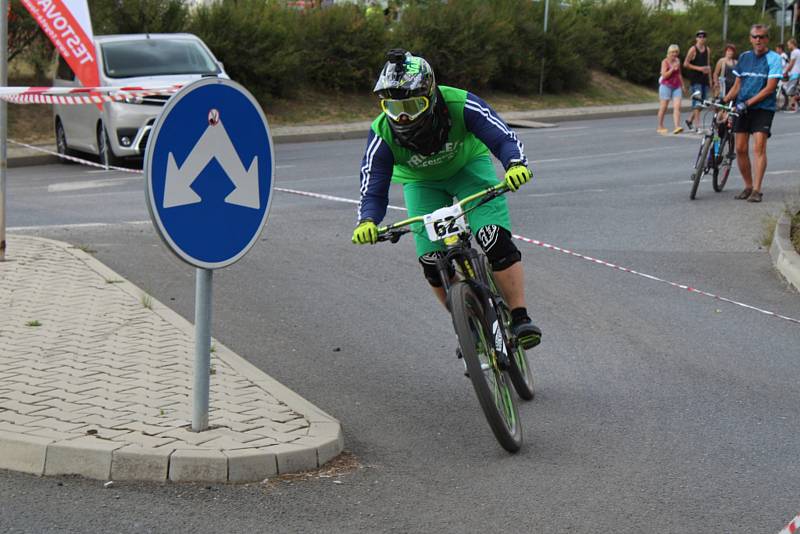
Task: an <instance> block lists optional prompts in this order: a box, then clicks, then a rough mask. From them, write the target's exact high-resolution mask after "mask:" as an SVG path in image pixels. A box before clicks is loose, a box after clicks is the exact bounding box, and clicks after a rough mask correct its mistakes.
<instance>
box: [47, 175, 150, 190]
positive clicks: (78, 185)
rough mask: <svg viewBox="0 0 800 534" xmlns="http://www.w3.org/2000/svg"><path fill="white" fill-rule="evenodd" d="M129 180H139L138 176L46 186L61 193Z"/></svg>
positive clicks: (108, 185) (110, 185)
mask: <svg viewBox="0 0 800 534" xmlns="http://www.w3.org/2000/svg"><path fill="white" fill-rule="evenodd" d="M131 180H140V178H139V177H138V176H133V177H130V178H127V177H126V178H114V179H113V180H112V179H110V180H86V181H82V182H61V183H57V184H50V185H48V186H47V192H48V193H62V192H65V191H80V190H82V189H97V188H99V187H112V186H115V185H122V184H123V183H124V182H129V181H131Z"/></svg>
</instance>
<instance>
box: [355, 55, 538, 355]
mask: <svg viewBox="0 0 800 534" xmlns="http://www.w3.org/2000/svg"><path fill="white" fill-rule="evenodd" d="M387 57H388V61H387V62H386V64H385V65H384V67H383V69H382V70H381V73H380V76H379V78H378V81H377V83H376V84H375V88H374V89H373V92H374V93H375V94H376V95H377V96H378V97H379V98H380V99H381V108H382V109H383V113H381V114H380V115H379V116H378V117H377V118H376V119H375V120H374V121H373V123H372V126H371V129H370V132H369V136H368V138H367V146H366V150H365V152H364V157H363V159H362V161H361V202H360V203H359V207H358V224H357V226H356V228H355V230H354V231H353V242H355V243H357V244H368V243H369V244H374V243H375V242H376V241H377V237H378V233H377V225H378V224H380V222H381V221H382V220H383V217H384V216H385V215H386V207H387V206H388V203H389V184H390V182H391V181H392V180H394V181H395V182H399V183H401V184H403V196H404V199H405V204H406V207H407V209H408V215H409V217H416V216H419V215H424V214H426V213H430V212H432V211H435V210H437V209H439V208H442V207H444V206H449V205H450V204H452V202H453V197H456V198H459V199H461V198H464V197H466V196H468V195H471V194H473V193H476V192H479V191H482V190H485V189H487V188H489V187H492V186H494V185H497V183H498V180H497V176H496V175H495V170H494V167H493V165H492V161H491V158H490V157H489V151H491V153H492V154H494V155H495V156H496V157H497V159H499V160H500V161H501V162H502V164H503V167H504V168H505V169H506V173H505V183H506V184H507V185H508V187H509V189H511V190H512V191H516V190H517V189H518V188H519V187H520V186H521V185H522V184H524V183H526V182H528V181H529V180H530V179H531V171H530V170H529V169H528V167H527V163H528V162H527V159H526V157H525V154H524V152H523V147H522V143H521V142H520V140H519V139H518V138H517V136H516V134H515V133H514V132H513V131H511V130H510V129H509V128H508V126H507V125H506V124H505V123H504V122H503V121H502V120H501V119H500V117H499V116H498V115H497V113H495V112H494V110H493V109H492V108H491V107H490V106H489V105H488V104H487V103H486V102H484V101H483V100H482V99H480V98H478V97H477V96H475V95H474V94H472V93H469V92H467V91H464V90H461V89H456V88H454V87H447V86H444V85H437V84H436V80H435V78H434V73H433V70H432V69H431V67H430V65H429V64H428V62H427V61H425V59H423V58H421V57H418V56H414V55H412V54H411V53H410V52H406V51H405V50H402V49H393V50H390V51H389V53H388V55H387ZM467 219H468V221H469V225H470V228H471V229H472V230H473V232H475V236H476V238H477V241H478V243H479V244H480V246H481V247H482V248H483V250H484V252H485V253H486V256H487V257H488V259H489V262H490V263H491V265H492V269H493V271H494V273H495V279H496V281H497V283H498V285H499V286H500V289H501V291H502V292H503V296H504V297H505V299H506V300H507V302H508V305H509V307H510V308H511V316H512V326H511V328H512V331H513V333H514V334H515V335H516V336H517V338H518V340H519V342H520V344H521V345H522V346H523V347H524V348H526V349H528V348H531V347H534V346H536V345H537V344H538V343H539V342H540V340H541V330H539V328H538V327H536V326H535V325H534V324H533V322H532V321H531V319H530V317H529V316H528V311H527V308H526V306H525V292H524V272H523V269H522V263H521V261H520V260H521V253H520V251H519V250H518V249H517V247H516V246H515V245H514V242H513V241H512V238H511V218H510V216H509V213H508V206H507V203H506V199H505V197H502V196H501V197H497V198H495V199H493V200H491V201H490V202H488V203H486V204H484V205H482V206H480V207H479V208H477V209H475V210H474V211H471V212H470V213H469V214H468V215H467ZM417 230H419V229H417ZM414 239H415V244H416V251H417V257H418V258H419V262H420V264H421V265H422V270H423V273H424V275H425V278H426V279H427V280H428V283H429V284H430V285H431V288H432V289H433V292H434V294H435V295H436V296H437V298H438V299H439V301H440V302H442V304H445V298H446V296H445V292H444V289H443V288H442V287H441V281H440V280H439V275H438V272H437V270H436V265H435V259H436V258H437V257H438V255H439V254H440V251H441V250H442V248H443V247H442V245H441V243H433V242H431V241H429V240H428V237H427V235H425V232H422V231H415V232H414Z"/></svg>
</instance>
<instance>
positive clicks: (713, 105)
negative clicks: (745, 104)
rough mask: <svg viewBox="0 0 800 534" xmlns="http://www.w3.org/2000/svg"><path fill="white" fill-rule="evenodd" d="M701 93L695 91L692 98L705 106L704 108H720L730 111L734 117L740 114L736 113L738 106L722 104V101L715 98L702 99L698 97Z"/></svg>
mask: <svg viewBox="0 0 800 534" xmlns="http://www.w3.org/2000/svg"><path fill="white" fill-rule="evenodd" d="M699 94H700V92H699V91H698V92H696V93H694V94H693V95H692V100H694V101H695V102H699V103H700V107H703V108H715V109H719V110H722V111H727V112H728V113H730V114H731V115H733V116H734V117H738V116H739V114H738V113H736V108H735V107H733V105H731V104H728V105H727V106H726V105H725V104H722V103H721V102H717V101H714V100H702V99H700V98H698V95H699Z"/></svg>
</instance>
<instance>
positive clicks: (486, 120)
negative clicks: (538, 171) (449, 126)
mask: <svg viewBox="0 0 800 534" xmlns="http://www.w3.org/2000/svg"><path fill="white" fill-rule="evenodd" d="M464 123H465V124H466V126H467V130H468V131H470V132H472V133H473V134H474V135H475V137H477V138H478V139H480V140H481V141H482V142H483V144H484V145H486V146H487V147H489V150H491V151H492V154H494V155H495V157H496V158H497V159H499V160H500V162H501V163H502V164H503V168H504V169H507V168H508V163H509V162H510V161H511V160H519V161H522V163H523V164H524V165H527V164H528V158H526V157H525V152H524V149H523V147H522V142H521V141H520V140H519V139H518V138H517V134H515V133H514V132H513V131H512V130H511V129H510V128H509V127H508V125H507V124H506V123H505V122H503V119H501V118H500V117H499V116H498V115H497V113H495V111H494V110H493V109H492V108H491V107H490V106H489V104H487V103H486V102H484V101H483V100H482V99H481V98H479V97H477V96H475V95H473V94H472V93H467V101H466V102H465V103H464Z"/></svg>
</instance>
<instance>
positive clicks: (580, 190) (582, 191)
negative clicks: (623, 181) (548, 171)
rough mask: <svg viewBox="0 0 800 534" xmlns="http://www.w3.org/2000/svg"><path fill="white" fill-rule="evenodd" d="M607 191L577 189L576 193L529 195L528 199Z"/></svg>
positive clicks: (604, 190) (603, 191) (562, 192)
mask: <svg viewBox="0 0 800 534" xmlns="http://www.w3.org/2000/svg"><path fill="white" fill-rule="evenodd" d="M606 191H608V190H607V189H577V190H575V191H560V192H558V193H529V194H527V195H525V196H526V197H557V196H561V195H576V194H583V193H605V192H606Z"/></svg>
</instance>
